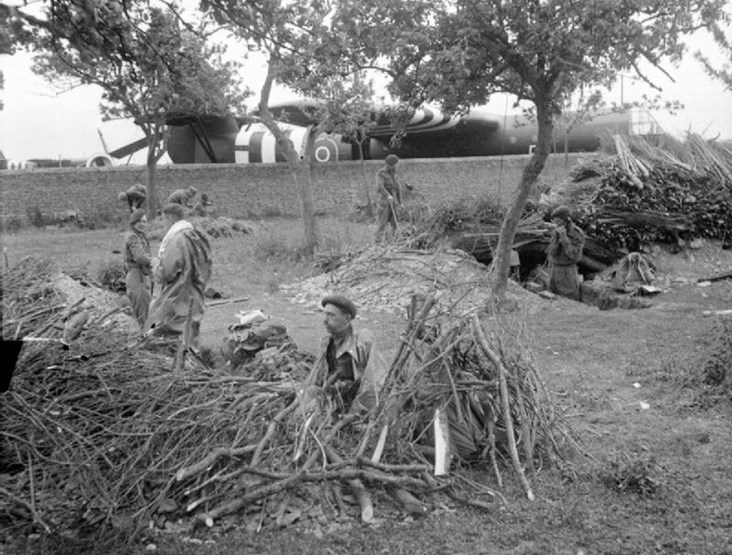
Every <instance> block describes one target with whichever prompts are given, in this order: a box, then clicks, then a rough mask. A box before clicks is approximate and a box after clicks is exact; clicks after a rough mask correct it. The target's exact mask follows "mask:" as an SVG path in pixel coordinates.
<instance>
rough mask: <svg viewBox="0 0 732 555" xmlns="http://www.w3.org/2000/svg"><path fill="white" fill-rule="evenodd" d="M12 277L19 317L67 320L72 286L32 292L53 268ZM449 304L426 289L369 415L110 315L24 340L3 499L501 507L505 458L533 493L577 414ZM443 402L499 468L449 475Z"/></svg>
mask: <svg viewBox="0 0 732 555" xmlns="http://www.w3.org/2000/svg"><path fill="white" fill-rule="evenodd" d="M14 271H15V273H13V272H14ZM26 271H27V268H26ZM3 278H5V282H4V283H5V286H6V289H5V295H4V299H3V302H4V306H3V309H4V316H5V317H6V319H7V318H8V317H9V319H10V320H12V321H14V322H21V325H20V335H21V336H22V335H23V334H31V333H34V332H36V331H38V329H39V327H45V328H47V329H49V330H50V329H55V328H56V327H58V325H60V324H61V322H62V321H63V317H64V311H65V310H66V309H67V307H66V306H64V303H63V301H62V299H57V302H55V303H53V304H49V303H47V302H46V301H47V300H48V298H47V297H44V296H41V297H38V298H37V301H38V302H37V303H36V302H33V301H30V300H28V298H27V291H28V290H29V288H35V289H36V290H41V289H43V287H40V289H39V285H40V283H42V282H43V277H42V275H40V274H38V273H37V272H34V273H33V275H28V274H27V273H23V271H22V269H20V270H17V269H16V270H13V269H10V270H7V271H6V272H5V273H4V275H3ZM8 284H10V287H8ZM49 295H52V296H55V293H53V292H49ZM433 306H434V300H433V299H432V298H428V299H426V300H423V301H420V302H414V303H413V308H414V309H413V310H412V311H411V312H410V314H411V317H410V320H409V323H408V326H407V328H406V330H405V332H404V334H403V340H402V344H401V347H400V349H399V351H398V353H397V355H396V357H395V359H394V361H393V363H392V365H391V367H390V369H389V372H388V375H387V378H386V382H385V384H384V388H383V391H382V395H381V397H380V402H379V404H378V405H377V407H375V409H374V410H373V411H372V412H371V413H370V414H368V415H364V416H356V415H354V414H350V413H345V414H343V413H341V412H339V408H338V406H337V405H336V404H335V403H333V402H332V400H331V398H330V397H329V396H328V395H327V393H326V392H325V391H323V395H322V396H321V397H319V399H320V401H319V403H317V405H316V408H315V409H313V410H306V407H305V405H304V404H303V402H302V395H301V393H302V389H303V384H302V383H299V382H297V381H296V380H295V379H294V378H290V379H281V378H280V379H278V380H276V381H257V380H256V379H255V378H250V377H248V376H246V375H232V374H229V373H227V371H226V370H225V369H218V370H217V369H209V368H206V367H204V366H202V365H201V364H200V363H199V362H198V361H197V360H196V359H195V358H194V357H190V358H188V359H186V364H185V366H184V367H183V368H181V369H180V370H179V371H176V372H172V371H171V355H170V354H169V352H166V351H162V352H161V351H156V350H146V349H143V348H141V347H140V346H139V345H138V346H136V347H132V345H136V343H135V342H130V341H129V339H130V338H128V337H121V336H119V335H117V334H114V333H110V332H109V331H108V330H101V329H94V328H90V329H87V330H86V331H85V332H84V333H83V334H82V335H81V336H80V337H78V339H76V340H75V341H74V342H73V343H71V344H70V348H69V349H68V350H66V351H63V350H61V349H57V348H54V347H46V348H43V349H39V348H37V347H34V348H31V349H26V350H24V352H23V353H22V354H21V357H20V360H19V366H18V371H17V375H16V378H15V380H14V382H13V387H12V388H11V390H10V391H9V392H6V393H4V394H3V395H4V399H3V401H4V402H3V403H2V408H0V413H1V414H0V417H1V418H2V419H3V421H4V423H5V425H4V427H3V428H2V430H0V445H2V447H3V451H2V453H1V454H0V473H8V474H11V475H12V476H13V478H14V479H13V480H12V481H10V482H8V483H11V484H13V486H12V487H10V486H7V487H2V488H0V507H3V508H4V509H6V510H5V511H3V513H5V514H12V515H14V516H15V518H19V519H26V520H32V521H33V522H35V523H36V525H37V526H39V527H42V528H45V529H47V530H52V529H56V530H57V529H63V528H71V527H74V526H79V525H80V523H82V524H84V525H85V526H89V525H93V526H97V527H98V528H99V530H103V529H105V528H106V529H108V528H109V527H108V526H106V527H105V525H113V526H115V527H117V528H118V529H119V528H122V529H124V530H125V532H126V533H127V534H132V535H134V534H135V533H136V532H139V531H140V530H141V529H143V528H145V527H148V526H150V524H151V523H153V524H155V523H157V524H158V525H164V523H165V521H166V520H167V519H171V518H175V519H176V520H177V519H180V518H182V517H186V516H189V517H191V518H190V519H189V522H191V523H192V524H193V523H205V524H207V525H213V524H214V523H215V522H216V521H217V520H219V519H221V518H222V517H224V516H225V515H229V514H232V513H238V514H243V515H245V516H249V517H251V519H252V520H255V521H257V522H259V523H260V524H262V523H265V522H266V521H267V517H271V518H272V519H273V520H274V521H276V522H277V523H278V524H280V525H283V524H287V523H289V522H292V521H294V520H297V519H306V518H318V519H322V518H329V517H333V518H334V517H335V515H337V514H340V515H343V514H349V511H351V510H350V509H349V506H348V502H347V501H348V499H349V498H350V497H351V496H355V499H356V500H357V502H358V513H359V514H360V518H361V519H362V520H363V521H364V522H370V521H371V520H372V519H373V518H374V514H373V512H374V504H373V502H372V496H373V495H383V494H384V493H383V492H387V494H388V496H389V497H390V498H391V499H393V500H394V502H395V503H396V504H397V506H399V507H400V508H401V509H403V510H405V511H407V512H410V513H414V514H417V513H419V514H423V513H424V512H426V511H428V510H429V509H430V507H431V506H432V505H433V504H432V501H431V500H433V499H434V497H435V496H438V495H443V494H444V495H448V496H449V497H451V498H453V499H455V500H457V501H460V502H464V503H466V504H470V505H474V506H477V507H483V508H486V509H492V508H493V507H494V504H492V502H493V501H494V500H495V499H496V498H498V499H502V498H503V496H502V495H501V493H500V491H498V490H499V489H500V488H501V486H502V480H503V477H502V472H505V471H502V469H505V468H508V469H510V470H509V471H510V472H512V473H513V474H515V476H516V478H517V480H518V481H519V482H520V483H521V485H522V487H523V488H524V490H525V493H526V495H527V496H528V497H529V498H533V492H532V490H531V486H530V483H529V476H530V473H531V472H532V471H533V470H534V469H535V467H536V464H537V462H538V463H540V464H544V463H545V462H547V461H548V460H550V459H553V458H554V457H556V456H560V454H561V452H562V449H561V444H562V443H563V442H564V441H565V440H567V439H569V433H568V430H567V429H566V427H565V426H564V424H563V423H562V422H561V420H560V419H559V418H557V417H556V415H554V413H553V410H552V409H551V405H550V404H549V401H548V399H547V397H546V395H545V394H544V392H543V388H542V387H541V382H540V380H539V379H538V377H537V374H536V371H535V370H534V368H533V366H532V364H531V362H530V360H528V359H526V357H525V354H524V353H525V349H523V348H509V346H508V344H507V343H506V342H505V341H497V342H496V340H495V338H494V339H493V341H494V343H491V341H489V340H488V335H487V334H486V333H485V330H484V326H483V324H482V323H481V321H480V320H479V318H478V317H477V316H471V317H463V318H460V319H451V318H450V317H449V315H445V314H442V315H436V316H431V315H430V313H431V311H432V309H433ZM41 313H42V315H43V317H42V318H40V317H39V315H40V314H41ZM6 321H7V320H6ZM16 325H17V324H16ZM6 331H7V330H6V322H4V328H3V332H4V333H5V332H6ZM492 337H493V336H492ZM440 413H441V414H443V415H447V418H448V419H449V424H450V426H449V427H450V428H451V429H453V430H457V431H459V430H465V429H470V430H472V432H471V434H472V438H473V440H474V444H475V445H476V446H477V447H478V448H477V450H476V453H477V459H479V460H483V461H484V462H485V464H486V468H487V469H489V470H490V471H489V472H487V473H486V481H485V482H486V483H484V484H479V483H476V482H475V481H474V480H467V479H465V478H463V477H461V474H460V473H459V472H451V473H449V474H448V475H447V476H436V475H435V464H436V462H437V459H439V455H440V453H436V452H435V447H434V446H435V445H437V444H438V443H439V442H438V441H436V439H429V440H428V439H427V436H428V435H429V433H428V430H430V429H432V430H435V429H437V428H438V427H436V424H435V423H436V422H438V421H439V419H436V418H435V414H440ZM435 434H436V436H439V435H440V434H439V433H437V432H435ZM443 439H444V438H443ZM456 464H457V463H456ZM453 468H456V467H455V465H453ZM447 470H449V464H448V468H447ZM443 472H444V470H443ZM527 473H528V475H527ZM491 476H493V477H492V478H491ZM354 507H355V504H354ZM351 512H352V511H351Z"/></svg>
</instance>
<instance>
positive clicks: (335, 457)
mask: <svg viewBox="0 0 732 555" xmlns="http://www.w3.org/2000/svg"><path fill="white" fill-rule="evenodd" d="M325 452H326V453H327V454H328V458H329V459H331V460H332V461H333V462H336V463H342V462H343V459H342V458H341V456H340V455H339V454H338V453H336V452H335V449H333V448H332V447H331V446H330V445H326V446H325ZM348 485H349V486H351V489H352V490H353V493H354V494H355V495H356V499H357V500H358V504H359V506H360V507H361V522H362V523H363V524H371V523H372V522H373V521H374V504H373V503H372V501H371V494H369V492H368V490H367V489H366V488H365V487H364V485H363V483H362V482H361V480H359V479H358V478H356V479H352V480H348Z"/></svg>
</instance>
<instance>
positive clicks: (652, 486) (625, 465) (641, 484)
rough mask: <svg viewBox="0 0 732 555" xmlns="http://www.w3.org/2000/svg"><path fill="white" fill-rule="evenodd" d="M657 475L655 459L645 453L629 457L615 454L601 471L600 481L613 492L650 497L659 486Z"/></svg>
mask: <svg viewBox="0 0 732 555" xmlns="http://www.w3.org/2000/svg"><path fill="white" fill-rule="evenodd" d="M659 473H660V468H659V466H658V464H657V463H656V459H655V458H654V457H653V455H651V454H650V453H649V452H647V451H643V452H642V453H634V454H630V455H629V454H627V453H617V454H615V455H614V456H613V457H612V458H611V459H610V460H609V461H608V463H607V466H606V467H605V468H604V469H603V470H602V471H601V473H600V479H601V481H602V483H603V484H604V485H605V486H606V487H608V488H610V489H612V490H614V491H618V492H620V493H626V492H627V493H635V494H636V495H639V496H641V497H650V496H652V495H653V494H655V493H656V492H657V491H658V488H659V487H660V486H661V481H660V476H659Z"/></svg>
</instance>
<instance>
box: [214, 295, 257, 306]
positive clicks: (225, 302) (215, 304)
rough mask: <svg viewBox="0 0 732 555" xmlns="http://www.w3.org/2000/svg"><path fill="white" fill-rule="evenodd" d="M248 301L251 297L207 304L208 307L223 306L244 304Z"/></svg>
mask: <svg viewBox="0 0 732 555" xmlns="http://www.w3.org/2000/svg"><path fill="white" fill-rule="evenodd" d="M248 300H249V297H237V298H235V299H221V300H219V301H211V302H210V303H206V307H212V306H221V305H222V304H234V303H243V302H244V301H248Z"/></svg>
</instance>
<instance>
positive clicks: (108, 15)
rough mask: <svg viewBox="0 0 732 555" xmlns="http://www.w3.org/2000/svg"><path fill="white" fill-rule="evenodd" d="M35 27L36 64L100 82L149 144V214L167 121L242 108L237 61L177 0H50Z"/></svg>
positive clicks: (109, 104)
mask: <svg viewBox="0 0 732 555" xmlns="http://www.w3.org/2000/svg"><path fill="white" fill-rule="evenodd" d="M25 21H26V22H27V23H28V24H30V25H32V26H33V27H34V29H35V33H34V38H33V41H32V46H33V48H34V49H35V50H36V56H35V65H34V70H35V71H36V72H38V73H40V74H42V75H44V76H45V77H46V78H47V79H49V80H50V81H53V82H56V83H58V82H59V81H68V82H69V83H71V84H72V85H73V84H74V83H80V84H91V85H98V86H99V87H101V89H102V90H103V94H102V99H103V103H102V111H103V114H104V115H105V116H106V117H108V118H119V117H131V118H133V119H134V121H135V123H136V124H137V125H138V126H139V127H140V128H141V129H142V131H143V132H144V134H145V136H146V138H147V143H148V157H147V174H148V175H147V186H148V199H149V202H148V209H149V211H150V212H151V213H154V211H155V208H156V205H155V204H156V195H155V186H154V168H155V164H156V162H157V160H158V159H159V158H160V157H161V156H162V154H163V153H164V152H165V141H164V139H165V129H166V127H165V125H166V121H170V120H172V119H174V118H179V117H182V116H192V115H203V114H211V115H226V114H229V113H231V112H232V111H238V109H239V107H241V106H243V100H244V98H245V93H246V91H245V89H244V87H243V86H242V85H241V84H240V82H239V79H238V78H237V74H236V70H237V67H236V64H233V63H232V62H226V61H224V60H223V58H222V56H223V54H224V50H223V49H222V47H220V46H218V45H216V44H213V43H211V42H210V41H207V40H206V39H205V38H204V36H203V35H204V33H203V32H202V29H201V28H196V27H193V25H192V24H190V23H187V22H186V21H184V20H183V18H182V17H181V15H180V13H179V11H178V10H177V7H176V6H175V4H172V3H171V4H165V5H163V4H154V3H151V2H149V1H147V0H97V1H95V2H88V1H86V0H53V1H52V2H50V3H49V4H47V5H45V6H44V9H43V13H42V15H41V16H39V17H34V16H29V15H26V16H25Z"/></svg>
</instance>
